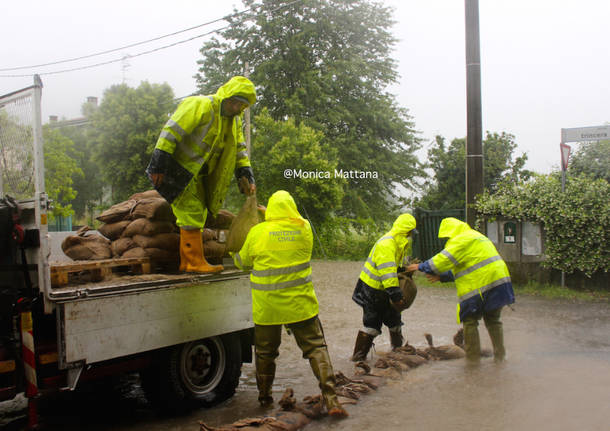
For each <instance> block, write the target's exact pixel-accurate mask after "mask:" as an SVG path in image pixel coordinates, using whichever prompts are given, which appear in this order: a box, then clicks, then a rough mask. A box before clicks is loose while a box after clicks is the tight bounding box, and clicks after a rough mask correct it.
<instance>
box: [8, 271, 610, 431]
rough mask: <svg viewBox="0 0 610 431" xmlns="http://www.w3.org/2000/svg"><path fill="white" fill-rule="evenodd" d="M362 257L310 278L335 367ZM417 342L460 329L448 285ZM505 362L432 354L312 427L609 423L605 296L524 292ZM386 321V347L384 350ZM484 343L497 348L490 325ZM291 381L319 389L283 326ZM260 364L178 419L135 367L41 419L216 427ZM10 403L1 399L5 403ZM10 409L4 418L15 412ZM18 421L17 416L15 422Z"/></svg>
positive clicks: (420, 320) (280, 376)
mask: <svg viewBox="0 0 610 431" xmlns="http://www.w3.org/2000/svg"><path fill="white" fill-rule="evenodd" d="M360 268H361V263H359V262H316V263H315V264H314V284H315V286H316V291H317V294H318V299H319V301H320V308H321V310H320V318H321V320H322V323H323V325H324V330H325V333H326V338H327V342H328V343H329V351H330V354H331V357H332V359H333V365H334V368H335V369H336V370H341V371H343V372H344V373H345V374H348V373H350V372H351V370H352V364H351V362H350V361H349V356H350V354H351V353H352V349H353V342H354V338H355V335H356V332H357V330H358V328H359V327H360V326H361V311H360V308H359V307H357V306H356V305H355V304H354V303H353V302H352V301H351V299H350V298H351V292H352V289H353V286H354V284H355V282H356V279H357V277H358V274H359V272H360ZM403 321H404V322H405V324H406V325H405V327H404V329H405V333H406V336H407V338H408V340H409V342H410V343H411V344H415V345H421V346H423V345H424V344H425V339H424V336H423V334H424V333H425V332H429V333H431V334H432V335H433V336H434V340H435V344H437V345H441V344H450V343H451V342H452V336H453V334H454V333H455V332H456V330H457V329H458V325H457V324H456V323H455V293H454V290H452V289H444V288H420V290H419V293H418V296H417V299H416V300H415V303H414V305H413V306H412V309H410V310H407V311H406V312H405V313H403ZM503 321H504V329H505V332H504V333H505V344H506V348H507V362H506V363H505V364H503V365H501V366H496V365H495V364H494V363H493V362H492V361H491V360H489V359H487V360H484V361H483V362H482V364H481V365H480V366H479V367H477V368H474V369H470V368H467V367H466V366H465V363H464V361H463V360H455V361H444V362H434V363H430V364H427V365H424V366H422V367H420V368H418V369H415V370H411V371H409V372H408V373H407V374H406V375H404V377H403V379H402V380H401V381H396V382H389V383H388V384H387V385H386V386H385V387H383V388H381V389H380V390H379V391H378V392H377V393H376V394H375V395H372V396H367V397H363V398H362V400H361V401H360V402H359V404H358V405H356V406H347V410H348V411H349V412H350V417H349V418H348V419H346V420H344V421H339V422H338V421H333V420H330V419H324V420H322V421H320V422H316V423H313V424H311V425H309V426H307V428H306V430H310V431H316V430H327V429H332V430H369V429H385V430H402V429H412V430H421V431H424V430H425V431H428V430H452V431H455V430H468V431H471V430H477V431H478V430H494V431H495V430H498V431H500V430H511V431H512V430H534V429H538V430H604V431H605V430H608V429H609V425H608V424H610V410H609V409H608V400H610V306H609V305H608V304H607V303H593V304H591V303H587V304H573V303H569V302H565V301H555V300H544V299H537V298H531V297H517V303H516V304H515V306H514V310H509V309H506V310H505V311H504V313H503ZM385 331H386V330H385V329H384V333H383V334H382V335H381V336H380V337H378V338H377V342H376V348H377V350H379V351H387V350H388V349H389V336H388V334H387V332H385ZM481 341H482V345H483V347H487V348H489V347H490V342H489V338H488V336H487V333H486V331H485V329H484V327H482V328H481ZM287 387H292V388H294V390H295V392H296V396H297V398H299V399H301V398H302V397H304V396H306V395H309V394H315V393H317V391H318V389H317V384H316V382H315V378H314V377H313V374H312V373H311V370H310V368H309V365H308V363H307V362H306V361H305V360H303V359H302V358H301V354H300V351H299V350H298V348H297V347H296V344H295V342H294V340H293V339H292V338H291V337H290V336H288V335H284V336H283V344H282V346H281V349H280V357H279V360H278V371H277V376H276V381H275V384H274V394H275V395H276V399H277V398H279V397H280V396H281V393H282V392H283V390H284V389H285V388H287ZM256 397H257V391H256V383H255V378H254V368H253V366H252V365H250V364H244V367H243V369H242V376H241V381H240V385H239V387H238V388H237V394H236V395H235V396H234V397H233V398H232V399H230V400H228V401H227V402H225V403H223V404H221V405H220V406H218V407H216V408H213V409H208V410H204V409H200V410H197V411H195V412H193V413H191V414H190V415H188V416H184V417H180V418H160V417H158V416H157V415H156V414H155V413H154V412H153V411H152V410H151V409H150V407H149V405H148V404H147V402H146V400H145V398H144V397H143V394H142V392H141V390H140V388H139V386H138V384H137V378H136V377H133V376H132V377H130V378H129V379H126V380H125V379H124V380H122V381H121V382H118V384H116V385H114V386H112V387H105V388H94V389H91V390H90V391H89V392H86V393H84V394H82V393H81V394H79V395H78V396H77V397H74V396H72V397H64V398H60V399H58V400H56V401H55V402H54V403H53V404H50V405H47V406H46V408H45V411H44V412H43V415H42V419H43V421H44V422H45V423H46V425H47V429H51V430H79V429H85V428H86V429H90V430H129V431H144V430H146V431H156V430H172V431H187V430H189V431H197V430H198V429H199V426H198V421H200V420H202V421H204V422H206V423H207V424H209V425H221V424H226V423H230V422H233V421H235V420H237V419H240V418H244V417H248V416H256V415H260V414H262V413H263V412H262V411H261V410H259V409H258V408H257V401H256ZM5 404H6V403H5ZM17 404H18V403H13V405H12V407H11V408H12V410H11V411H10V412H7V407H6V406H5V407H4V412H5V413H4V419H8V418H9V416H11V417H14V415H15V414H18V412H16V411H15V409H18V406H17V407H16V405H17ZM13 423H14V422H13Z"/></svg>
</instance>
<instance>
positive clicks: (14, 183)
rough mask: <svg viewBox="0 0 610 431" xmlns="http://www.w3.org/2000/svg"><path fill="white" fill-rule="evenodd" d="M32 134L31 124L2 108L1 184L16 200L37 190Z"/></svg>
mask: <svg viewBox="0 0 610 431" xmlns="http://www.w3.org/2000/svg"><path fill="white" fill-rule="evenodd" d="M33 135H34V132H33V130H32V126H31V125H29V124H27V123H24V122H23V121H22V120H21V119H20V118H19V117H18V116H16V115H15V116H13V115H9V114H8V113H7V112H6V111H4V110H2V109H0V175H1V176H2V177H1V178H0V185H2V188H3V190H2V191H3V193H4V194H7V195H10V196H11V197H13V198H15V199H17V200H19V199H28V198H31V197H33V196H34V192H35V184H34V180H35V178H34V153H33V151H32V150H33V149H32V142H33V139H34V138H33Z"/></svg>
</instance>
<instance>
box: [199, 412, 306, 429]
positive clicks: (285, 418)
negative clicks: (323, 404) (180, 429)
mask: <svg viewBox="0 0 610 431" xmlns="http://www.w3.org/2000/svg"><path fill="white" fill-rule="evenodd" d="M310 422H311V419H309V418H308V417H307V416H306V415H304V414H303V413H300V412H296V411H290V412H285V411H278V412H276V413H274V414H273V416H264V417H255V418H247V419H242V420H239V421H236V422H233V423H232V424H228V425H222V426H219V427H213V426H210V425H206V424H205V423H203V422H199V426H200V431H296V430H300V429H303V428H304V427H305V426H306V425H307V424H309V423H310Z"/></svg>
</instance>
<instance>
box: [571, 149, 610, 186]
mask: <svg viewBox="0 0 610 431" xmlns="http://www.w3.org/2000/svg"><path fill="white" fill-rule="evenodd" d="M568 172H569V173H570V175H581V174H583V175H589V176H591V177H592V178H602V179H604V180H606V181H608V182H610V140H607V141H599V142H585V143H583V144H581V146H580V147H579V149H578V151H576V152H575V153H574V155H572V156H571V157H570V164H569V166H568Z"/></svg>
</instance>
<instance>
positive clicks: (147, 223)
mask: <svg viewBox="0 0 610 431" xmlns="http://www.w3.org/2000/svg"><path fill="white" fill-rule="evenodd" d="M175 229H176V228H175V225H174V224H173V223H171V222H168V221H156V220H148V219H147V218H139V219H135V220H134V221H132V222H131V223H129V225H128V226H127V227H126V228H125V230H124V231H123V233H122V234H121V236H122V237H126V236H130V237H132V236H135V235H144V236H154V235H158V234H160V233H168V232H174V231H175Z"/></svg>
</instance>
